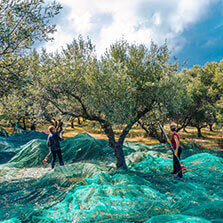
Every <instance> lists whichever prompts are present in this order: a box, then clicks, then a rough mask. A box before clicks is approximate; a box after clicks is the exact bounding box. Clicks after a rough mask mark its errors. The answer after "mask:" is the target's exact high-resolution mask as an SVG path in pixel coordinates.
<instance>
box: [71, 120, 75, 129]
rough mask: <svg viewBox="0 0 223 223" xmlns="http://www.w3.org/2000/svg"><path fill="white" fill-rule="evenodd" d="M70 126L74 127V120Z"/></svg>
mask: <svg viewBox="0 0 223 223" xmlns="http://www.w3.org/2000/svg"><path fill="white" fill-rule="evenodd" d="M71 128H72V129H73V128H74V121H71Z"/></svg>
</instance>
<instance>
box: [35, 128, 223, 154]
mask: <svg viewBox="0 0 223 223" xmlns="http://www.w3.org/2000/svg"><path fill="white" fill-rule="evenodd" d="M39 130H40V131H44V132H47V126H43V127H41V128H40V129H39ZM165 130H166V132H167V134H168V135H170V134H171V133H170V131H169V126H165ZM186 130H187V132H188V133H186V132H183V131H182V130H181V131H180V132H179V135H180V138H181V141H182V142H185V143H187V142H194V143H196V144H198V145H199V146H200V147H202V148H206V149H216V150H222V149H223V130H216V129H214V131H213V132H210V131H209V129H207V128H205V129H202V135H203V137H202V138H198V137H197V131H196V129H195V128H192V127H187V129H186ZM84 132H87V133H88V134H90V135H91V136H93V137H94V138H96V139H106V140H107V136H106V135H105V134H104V133H103V131H102V130H101V129H93V130H92V129H89V128H88V127H78V126H77V125H76V126H75V127H74V129H72V128H71V127H70V126H69V127H67V128H66V130H65V132H64V137H65V138H68V137H73V136H75V135H77V134H79V133H84ZM126 140H127V141H132V142H138V143H143V144H147V145H151V144H157V143H159V141H158V140H156V139H154V138H151V137H145V132H144V130H142V129H141V128H139V127H134V128H133V129H132V130H131V131H130V132H129V134H128V136H127V139H126Z"/></svg>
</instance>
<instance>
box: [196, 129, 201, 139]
mask: <svg viewBox="0 0 223 223" xmlns="http://www.w3.org/2000/svg"><path fill="white" fill-rule="evenodd" d="M196 128H197V136H198V138H201V137H202V134H201V127H196Z"/></svg>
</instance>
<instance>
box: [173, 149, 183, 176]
mask: <svg viewBox="0 0 223 223" xmlns="http://www.w3.org/2000/svg"><path fill="white" fill-rule="evenodd" d="M181 153H182V148H181V147H180V148H179V149H178V154H177V156H178V158H179V159H180V155H181ZM173 173H174V174H177V175H178V177H180V178H182V177H183V174H182V168H181V166H180V163H179V161H178V159H177V157H176V156H175V155H173Z"/></svg>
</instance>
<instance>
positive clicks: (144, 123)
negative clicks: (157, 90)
mask: <svg viewBox="0 0 223 223" xmlns="http://www.w3.org/2000/svg"><path fill="white" fill-rule="evenodd" d="M175 68H176V72H174V73H172V75H170V76H169V80H168V82H167V84H166V85H165V88H164V87H163V89H162V90H163V93H162V94H160V95H159V97H158V98H157V99H158V100H157V101H158V102H157V106H156V109H154V110H153V111H152V112H150V113H148V114H146V116H144V117H142V118H141V119H140V121H139V124H140V126H141V127H142V128H143V129H144V130H145V132H146V135H148V136H150V137H153V138H156V139H157V140H158V141H159V142H161V143H164V142H166V139H165V137H164V135H163V134H162V132H161V133H159V132H158V130H159V128H158V125H157V123H158V122H159V123H160V124H162V125H164V123H167V122H168V123H170V122H174V123H176V124H177V126H178V128H177V131H180V130H181V129H182V128H185V127H186V126H187V125H188V124H189V122H190V117H191V112H190V109H189V106H190V105H191V103H192V101H191V98H190V97H189V95H188V92H187V83H188V78H187V77H186V76H185V75H183V74H182V73H179V72H177V70H178V65H176V66H175ZM161 120H162V122H161Z"/></svg>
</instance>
